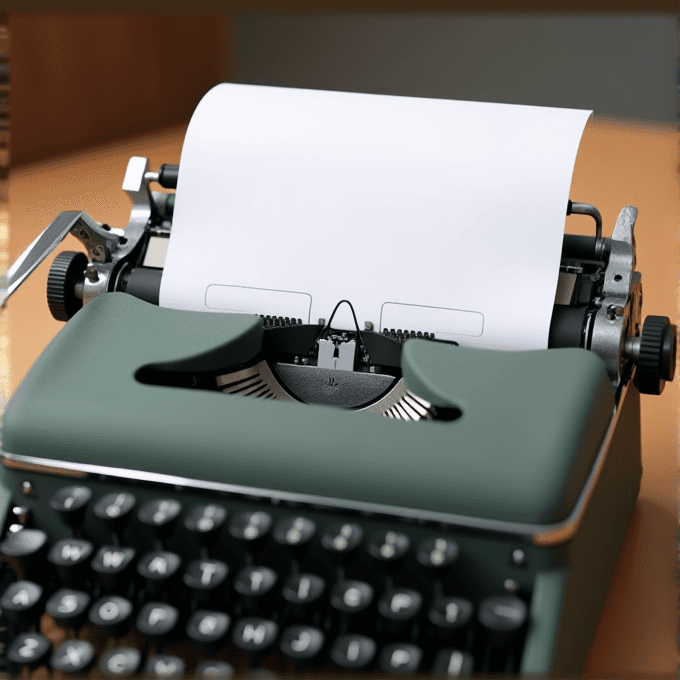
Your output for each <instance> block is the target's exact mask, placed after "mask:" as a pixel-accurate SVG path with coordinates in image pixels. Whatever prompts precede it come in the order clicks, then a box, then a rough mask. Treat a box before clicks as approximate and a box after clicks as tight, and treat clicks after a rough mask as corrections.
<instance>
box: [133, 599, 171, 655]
mask: <svg viewBox="0 0 680 680" xmlns="http://www.w3.org/2000/svg"><path fill="white" fill-rule="evenodd" d="M178 621H179V611H177V609H175V607H173V606H172V605H169V604H165V603H164V602H147V603H146V604H145V605H144V606H143V607H142V609H141V611H140V612H139V614H138V615H137V630H138V631H139V632H140V633H141V634H142V635H146V636H147V637H149V638H151V639H152V640H153V642H154V644H155V645H156V649H157V650H158V649H159V648H160V647H162V646H163V645H164V644H165V643H166V642H167V641H168V638H169V637H170V635H171V634H172V633H173V631H174V629H175V626H176V625H177V622H178Z"/></svg>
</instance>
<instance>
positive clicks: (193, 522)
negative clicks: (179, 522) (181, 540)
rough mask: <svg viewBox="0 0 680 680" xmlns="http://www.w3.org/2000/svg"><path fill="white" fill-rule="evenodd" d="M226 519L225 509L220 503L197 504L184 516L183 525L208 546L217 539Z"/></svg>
mask: <svg viewBox="0 0 680 680" xmlns="http://www.w3.org/2000/svg"><path fill="white" fill-rule="evenodd" d="M226 519H227V511H226V510H225V509H224V508H223V507H222V506H220V505H215V504H214V503H211V504H209V505H197V506H196V507H195V508H192V509H191V510H190V511H189V513H188V514H187V516H186V517H185V518H184V526H185V527H186V528H187V529H188V530H189V531H191V532H192V533H193V534H195V535H197V536H198V537H199V538H200V540H201V543H202V544H203V545H204V546H206V547H210V546H211V545H212V544H213V543H214V542H215V541H216V540H217V537H218V536H219V533H220V529H221V528H222V525H223V524H224V522H225V520H226Z"/></svg>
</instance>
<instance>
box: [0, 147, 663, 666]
mask: <svg viewBox="0 0 680 680" xmlns="http://www.w3.org/2000/svg"><path fill="white" fill-rule="evenodd" d="M177 176H178V167H177V166H170V165H165V166H162V167H161V168H160V170H159V171H158V172H150V171H149V170H148V163H147V161H146V159H142V158H132V159H131V161H130V163H129V166H128V171H127V173H126V176H125V179H124V184H123V189H124V190H125V191H126V192H127V193H128V194H129V196H130V198H131V199H132V202H133V207H132V213H131V217H130V221H129V224H128V226H127V228H126V229H124V230H122V229H114V228H110V227H108V226H107V225H105V224H100V223H98V222H96V221H95V220H94V219H92V218H91V217H90V216H88V215H87V214H85V213H82V212H64V213H62V214H60V215H59V216H58V217H57V218H56V219H55V220H54V221H53V222H52V223H51V224H50V225H49V226H48V227H47V229H46V230H45V231H44V232H43V233H42V235H40V236H39V237H38V239H36V241H35V242H34V243H33V244H32V245H31V246H30V247H29V248H28V250H27V251H26V252H25V253H24V255H23V256H22V257H21V258H20V260H19V261H18V262H17V263H15V265H14V266H13V267H12V269H11V270H10V274H9V281H8V290H7V295H8V296H9V295H10V294H11V293H12V292H13V291H14V290H15V289H16V288H17V287H18V286H19V285H20V284H21V282H22V281H23V280H24V279H25V278H26V277H27V276H28V275H29V274H30V273H31V271H32V270H33V269H34V268H35V267H36V266H37V265H38V264H39V263H40V262H41V261H42V260H43V259H44V258H45V257H46V256H47V255H48V254H49V253H50V251H52V249H54V248H55V246H56V245H57V244H58V243H59V242H61V241H62V239H64V237H65V236H66V235H67V234H69V233H70V234H72V235H74V236H75V237H76V238H77V239H79V240H80V241H81V243H82V244H83V246H84V248H85V251H86V252H85V253H84V252H64V253H61V254H60V255H58V256H57V257H56V259H55V260H54V263H53V264H52V268H51V270H50V274H49V280H48V290H47V300H48V305H49V308H50V310H51V312H52V314H53V316H55V317H56V318H57V319H60V320H63V321H67V323H66V325H65V326H64V328H63V330H62V331H61V332H60V333H59V334H58V335H57V337H56V338H55V339H54V341H53V342H52V343H51V344H50V345H49V346H48V347H47V349H46V350H45V351H44V353H43V354H42V355H41V356H40V357H39V358H38V360H37V361H36V363H35V365H34V366H33V368H32V369H31V371H30V373H29V374H28V375H27V376H26V378H25V380H24V381H23V383H22V384H21V385H20V387H19V389H18V390H17V392H16V394H15V395H14V396H13V398H12V400H11V402H10V403H9V405H8V407H7V409H6V412H5V414H4V422H3V428H2V463H3V465H2V466H0V475H1V486H0V501H1V505H0V519H1V520H2V526H3V529H2V531H3V533H2V537H1V541H0V553H1V554H2V563H1V565H0V568H1V569H2V571H0V608H1V610H2V615H1V626H0V636H1V638H0V643H1V645H2V648H1V653H0V658H1V659H2V660H1V661H0V663H1V664H2V666H1V667H2V669H4V670H6V671H8V672H20V671H22V670H23V671H24V672H28V671H27V670H26V669H35V668H40V667H42V666H47V667H48V668H50V669H53V670H55V671H60V672H61V673H62V674H64V675H68V674H79V673H87V672H90V673H92V674H94V675H98V676H99V675H100V676H105V677H127V676H130V675H136V674H146V675H148V676H150V677H176V676H177V677H179V676H187V677H229V676H230V675H231V674H243V673H247V672H255V671H253V670H252V669H257V672H258V673H261V674H264V676H265V677H266V674H267V673H269V674H274V675H277V676H278V675H282V674H286V675H287V674H293V673H298V672H307V673H310V672H311V673H316V674H317V675H318V674H319V673H321V672H323V673H324V674H325V673H332V672H337V673H339V674H346V673H348V672H351V671H375V670H378V671H383V672H385V673H390V674H403V673H430V672H434V673H435V674H440V675H450V676H457V675H467V674H470V673H539V674H556V675H558V674H575V673H577V672H578V671H579V668H580V666H581V664H582V662H583V659H584V657H585V654H586V651H587V649H588V645H589V642H590V638H591V636H592V633H593V630H594V627H595V624H596V622H597V619H598V615H599V611H600V608H601V605H602V602H603V599H604V597H605V593H606V591H607V586H608V583H609V580H610V577H611V574H612V571H613V569H614V565H615V563H616V560H617V556H618V552H619V549H620V546H621V543H622V541H623V537H624V534H625V532H626V528H627V525H628V522H629V518H630V515H631V512H632V510H633V507H634V505H635V502H636V498H637V494H638V489H639V483H640V475H641V464H640V429H639V426H640V406H639V395H640V393H641V392H643V393H647V394H659V393H660V392H661V390H662V389H663V387H664V383H665V381H667V380H671V379H672V378H673V373H674V365H675V346H676V341H675V327H674V326H672V325H671V324H670V322H669V320H668V319H667V318H665V317H647V319H646V320H644V323H643V320H642V317H641V303H642V289H641V281H640V274H639V273H638V272H636V271H635V244H634V238H633V227H634V224H635V219H636V215H637V210H636V209H635V208H633V207H629V206H627V207H624V208H623V210H622V211H621V214H620V215H619V218H618V220H617V222H616V225H615V227H614V230H613V235H612V237H611V238H605V237H603V235H602V220H601V217H600V214H599V212H598V211H597V209H596V208H595V207H594V206H591V205H589V204H585V203H576V202H573V203H572V202H570V203H569V205H568V206H567V213H568V214H569V213H573V214H578V215H587V216H590V217H592V218H593V219H594V221H595V225H596V233H595V236H593V237H587V236H575V235H566V236H565V237H564V242H563V250H562V258H561V267H560V274H559V286H558V291H557V298H556V303H555V307H554V311H553V317H552V324H551V330H550V338H549V347H550V349H548V350H540V351H529V352H500V351H491V350H481V349H473V348H466V347H462V346H456V345H455V343H448V342H442V341H439V340H437V338H436V337H434V336H430V335H429V334H428V333H425V332H410V331H404V330H403V329H401V330H400V329H391V328H385V329H380V328H377V329H373V328H360V327H359V324H358V323H357V325H356V328H355V329H354V330H350V331H347V330H337V329H334V328H333V321H332V318H331V317H329V318H328V320H327V321H324V320H320V322H319V323H318V324H311V325H310V324H303V323H302V321H301V320H300V319H295V318H279V317H275V318H272V317H267V316H263V317H258V316H253V315H249V316H248V315H239V314H209V313H196V312H188V311H178V310H172V309H165V308H160V307H158V299H159V287H160V281H161V277H162V275H163V269H162V251H163V247H164V244H167V239H168V238H169V235H170V232H171V228H172V220H173V207H174V200H175V194H174V193H173V192H172V190H173V189H174V188H176V185H177ZM155 184H160V187H161V188H164V189H165V190H164V191H152V190H151V188H150V186H151V185H155ZM154 188H158V187H154ZM572 219H582V218H572ZM159 253H160V255H159ZM350 302H351V301H350ZM344 304H349V302H347V303H344ZM225 393H226V394H225ZM300 402H304V403H300ZM353 411H366V412H367V413H354V412H353Z"/></svg>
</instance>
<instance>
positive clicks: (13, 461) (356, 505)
mask: <svg viewBox="0 0 680 680" xmlns="http://www.w3.org/2000/svg"><path fill="white" fill-rule="evenodd" d="M627 393H628V385H626V386H625V387H624V389H623V390H622V393H621V397H620V399H619V404H618V406H617V407H615V409H614V413H613V417H612V420H611V422H610V424H609V428H608V429H607V433H606V434H605V438H604V441H603V442H602V446H601V447H600V450H599V452H598V454H597V457H596V458H595V462H594V463H593V467H592V469H591V471H590V474H589V475H588V479H587V480H586V482H585V484H584V486H583V490H582V491H581V495H580V496H579V498H578V500H577V501H576V504H575V505H574V509H573V510H572V512H571V514H570V515H569V517H567V518H566V519H565V520H563V521H562V522H558V523H556V524H543V525H541V524H525V523H518V522H504V521H496V520H490V519H484V518H479V517H467V516H465V515H456V514H449V513H444V512H433V511H430V510H420V509H414V508H400V507H394V506H389V505H380V504H377V503H365V502H362V501H348V500H343V499H340V498H325V497H323V496H314V495H311V494H303V493H292V492H288V491H277V490H272V489H260V488H257V487H249V486H242V485H240V484H228V483H224V482H210V481H206V480H202V479H191V478H189V477H179V476H176V475H167V474H163V473H159V472H146V471H143V470H128V469H125V468H116V467H110V466H105V465H92V464H90V463H73V462H69V461H59V460H52V459H49V458H37V457H34V456H20V455H15V454H12V453H7V452H2V458H3V461H2V462H3V464H4V465H5V466H6V467H11V468H13V469H20V468H22V467H23V468H24V469H30V470H31V471H36V468H35V466H44V467H46V468H51V469H53V470H55V472H54V474H60V473H59V472H57V469H61V470H62V472H61V474H63V471H67V470H68V471H79V472H83V473H87V474H92V475H106V476H111V477H120V478H123V479H131V480H135V481H141V482H152V483H157V484H169V485H172V486H179V487H188V488H190V489H202V490H206V491H217V492H219V493H226V494H235V495H241V496H251V497H252V496H259V497H262V498H267V499H271V500H275V501H284V502H291V503H302V504H307V505H313V506H321V507H328V508H337V509H341V510H351V511H358V512H362V513H369V514H380V515H393V516H397V517H402V518H404V519H407V520H416V521H418V520H423V521H426V522H438V523H443V524H448V525H451V526H454V527H462V528H468V529H476V530H480V531H492V532H494V533H504V534H510V535H513V536H517V537H521V538H524V539H529V540H531V542H532V543H533V544H534V545H539V546H551V545H558V544H560V543H563V542H565V541H568V540H569V539H570V538H571V537H572V536H574V534H575V533H576V532H577V531H578V528H579V526H580V524H581V521H582V520H583V515H584V513H585V509H586V507H587V505H588V502H589V501H590V498H591V497H592V495H593V492H594V490H595V485H596V484H597V482H598V480H599V478H600V475H601V474H602V469H603V467H604V463H605V460H606V458H607V453H608V451H609V447H610V446H611V442H612V439H613V437H614V432H615V430H616V426H617V423H618V420H619V414H620V412H621V406H622V404H623V402H624V400H625V398H626V396H627Z"/></svg>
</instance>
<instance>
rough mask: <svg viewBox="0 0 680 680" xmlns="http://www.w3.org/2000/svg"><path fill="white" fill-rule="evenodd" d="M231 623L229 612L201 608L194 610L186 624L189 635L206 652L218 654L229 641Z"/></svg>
mask: <svg viewBox="0 0 680 680" xmlns="http://www.w3.org/2000/svg"><path fill="white" fill-rule="evenodd" d="M230 625H231V618H230V617H229V615H228V614H225V613H224V612H219V611H209V610H205V609H199V610H198V611H196V612H194V613H193V614H192V615H191V617H190V618H189V621H188V623H187V626H186V632H187V635H188V637H189V638H190V639H191V640H193V641H194V642H195V643H196V644H197V645H198V646H199V647H200V648H201V649H202V650H203V651H204V652H205V653H206V654H209V655H212V654H217V653H218V652H219V651H220V649H222V647H224V645H225V644H226V642H227V633H228V632H229V626H230Z"/></svg>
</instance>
